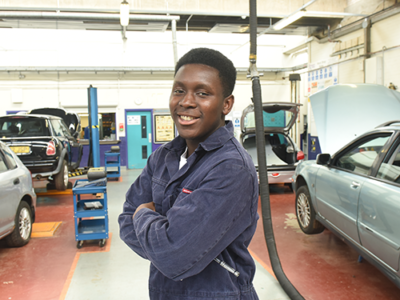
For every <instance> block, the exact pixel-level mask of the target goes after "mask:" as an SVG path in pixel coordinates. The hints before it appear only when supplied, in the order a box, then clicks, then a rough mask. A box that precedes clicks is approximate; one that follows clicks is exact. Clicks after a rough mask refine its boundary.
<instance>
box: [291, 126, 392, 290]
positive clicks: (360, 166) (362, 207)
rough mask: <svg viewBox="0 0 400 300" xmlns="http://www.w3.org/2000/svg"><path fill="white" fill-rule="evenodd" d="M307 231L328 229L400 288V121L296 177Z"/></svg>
mask: <svg viewBox="0 0 400 300" xmlns="http://www.w3.org/2000/svg"><path fill="white" fill-rule="evenodd" d="M293 179H294V183H293V188H294V190H295V191H296V215H297V220H298V223H299V225H300V228H301V229H302V231H303V232H304V233H306V234H316V233H320V232H322V231H323V230H324V229H325V228H328V229H329V230H330V231H331V232H333V233H335V234H336V235H338V236H339V237H340V238H341V239H343V240H344V241H346V242H347V243H348V244H349V245H351V246H352V247H354V248H355V249H356V250H357V251H358V252H359V253H360V255H361V256H362V257H363V258H365V259H366V260H368V261H369V262H370V263H372V264H373V265H375V266H376V267H377V268H378V269H379V270H381V271H382V272H383V273H384V274H385V275H386V276H388V277H389V278H390V279H391V280H392V281H393V282H394V283H395V284H396V285H397V286H398V287H399V288H400V270H399V265H400V259H399V258H400V121H392V122H387V123H386V124H382V125H381V126H380V127H378V128H376V129H374V130H371V131H368V132H367V133H365V134H363V135H361V136H359V137H357V138H356V139H354V140H353V141H352V142H350V143H349V144H347V145H346V146H345V147H343V148H341V149H340V150H338V151H337V152H336V153H335V154H334V155H332V156H331V155H330V154H319V155H318V156H317V159H316V161H303V162H301V163H300V164H299V165H298V166H297V169H296V171H295V174H294V176H293Z"/></svg>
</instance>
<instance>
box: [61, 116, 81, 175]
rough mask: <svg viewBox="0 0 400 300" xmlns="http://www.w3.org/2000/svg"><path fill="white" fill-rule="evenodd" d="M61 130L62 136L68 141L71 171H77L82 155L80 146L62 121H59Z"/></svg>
mask: <svg viewBox="0 0 400 300" xmlns="http://www.w3.org/2000/svg"><path fill="white" fill-rule="evenodd" d="M61 128H62V130H63V132H64V136H65V137H66V138H67V139H68V143H69V146H70V148H69V150H70V157H71V167H72V169H77V168H78V167H79V164H80V162H81V155H82V151H81V149H82V145H81V144H80V143H79V142H78V141H77V140H76V138H75V137H74V136H72V134H71V131H70V130H69V129H68V128H67V126H66V124H65V123H64V121H61Z"/></svg>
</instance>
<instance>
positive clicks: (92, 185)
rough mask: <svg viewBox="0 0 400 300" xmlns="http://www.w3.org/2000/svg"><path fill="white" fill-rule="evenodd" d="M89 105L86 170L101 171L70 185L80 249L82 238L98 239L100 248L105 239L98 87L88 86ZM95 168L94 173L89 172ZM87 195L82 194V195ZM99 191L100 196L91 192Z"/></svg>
mask: <svg viewBox="0 0 400 300" xmlns="http://www.w3.org/2000/svg"><path fill="white" fill-rule="evenodd" d="M88 108H89V161H88V166H89V167H94V168H91V169H89V171H88V178H90V177H89V173H96V172H97V173H100V174H101V173H104V176H103V178H100V179H97V180H90V179H81V180H77V181H76V182H75V184H74V186H73V188H72V194H73V198H74V219H75V220H74V221H75V240H76V241H77V248H78V249H79V248H81V247H82V245H83V241H85V240H99V246H100V247H103V246H104V244H105V242H106V240H107V239H108V205H107V177H106V173H105V169H104V168H100V142H99V123H98V106H97V89H96V88H93V87H92V86H90V87H89V88H88ZM91 171H94V172H91ZM84 194H86V195H89V196H85V197H82V195H84ZM97 194H102V195H103V197H102V198H96V197H93V195H97Z"/></svg>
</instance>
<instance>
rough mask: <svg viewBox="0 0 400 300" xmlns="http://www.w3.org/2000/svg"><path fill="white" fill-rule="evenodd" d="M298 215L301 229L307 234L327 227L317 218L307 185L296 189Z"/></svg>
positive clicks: (319, 231) (318, 231)
mask: <svg viewBox="0 0 400 300" xmlns="http://www.w3.org/2000/svg"><path fill="white" fill-rule="evenodd" d="M296 217H297V222H298V223H299V226H300V228H301V230H302V231H303V232H304V233H306V234H316V233H321V232H322V231H324V229H325V227H324V226H323V225H322V224H321V223H320V222H318V221H317V220H316V219H315V210H314V207H313V206H312V203H311V197H310V193H309V191H308V188H307V186H305V185H303V186H301V187H300V188H298V189H297V191H296Z"/></svg>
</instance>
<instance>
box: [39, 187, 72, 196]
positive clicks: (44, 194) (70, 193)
mask: <svg viewBox="0 0 400 300" xmlns="http://www.w3.org/2000/svg"><path fill="white" fill-rule="evenodd" d="M57 195H72V189H69V190H65V191H51V190H50V191H48V192H45V193H36V196H38V197H40V196H57Z"/></svg>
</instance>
